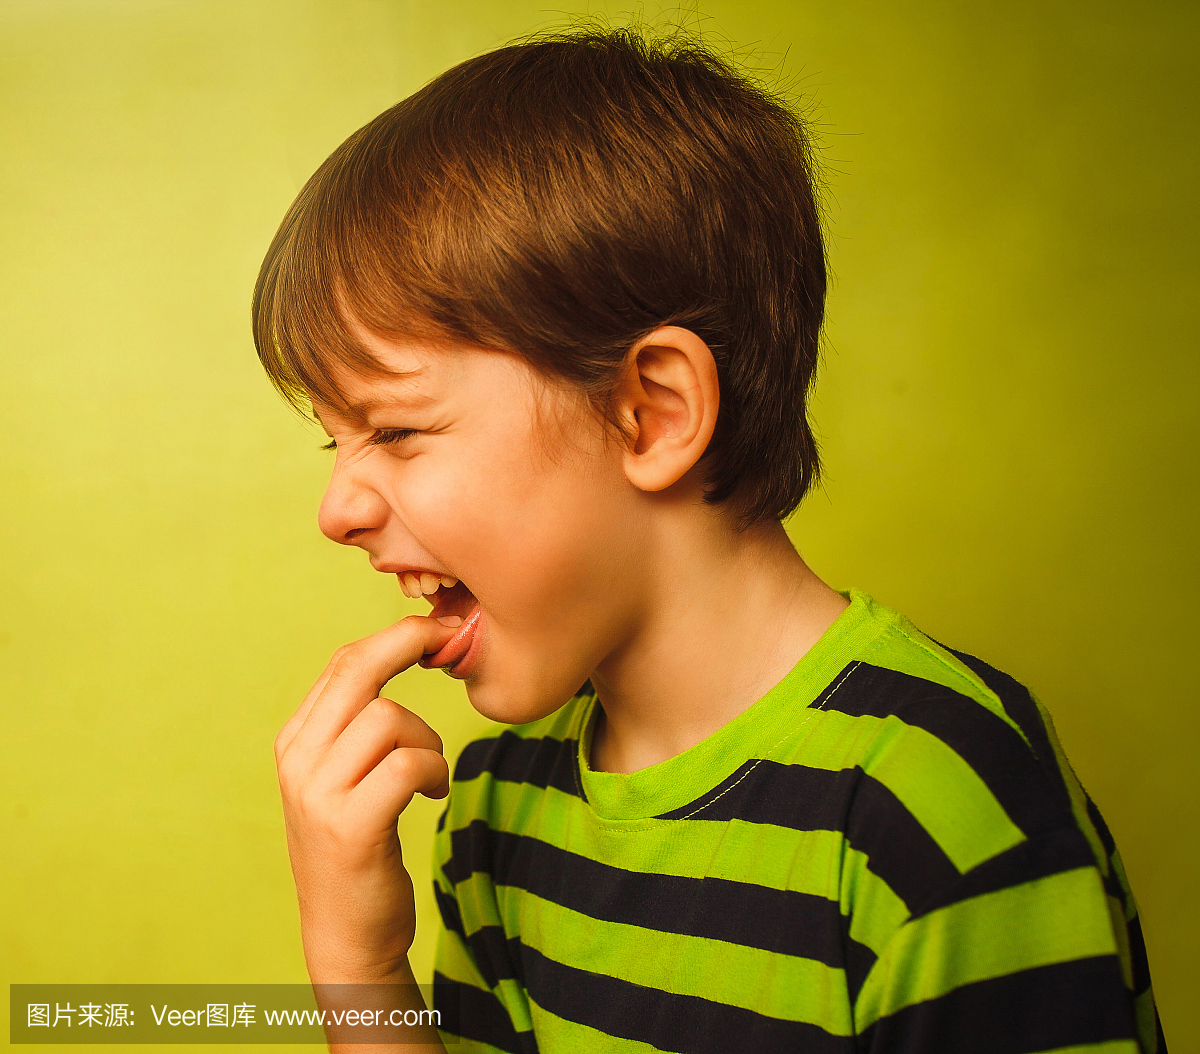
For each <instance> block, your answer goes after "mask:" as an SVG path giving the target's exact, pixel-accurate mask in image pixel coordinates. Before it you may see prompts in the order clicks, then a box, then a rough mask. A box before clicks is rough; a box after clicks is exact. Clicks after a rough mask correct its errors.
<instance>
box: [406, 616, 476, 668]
mask: <svg viewBox="0 0 1200 1054" xmlns="http://www.w3.org/2000/svg"><path fill="white" fill-rule="evenodd" d="M482 613H483V609H482V608H478V607H477V608H476V609H475V610H474V611H472V612H471V614H469V615H468V616H467V618H466V621H464V622H463V624H462V625H461V626H460V627H459V628H458V632H457V633H455V634H454V636H453V637H451V638H450V639H449V640H448V641H447V642H446V643H445V644H444V645H443V646H442V647H441V648H440V649H439V650H438V651H436V652H434V653H433V654H432V655H426V656H424V657H423V658H422V659H421V665H422V666H424V667H426V668H427V669H442V670H445V671H446V673H448V674H449V675H450V676H451V677H454V678H456V679H458V680H463V679H464V678H466V677H468V676H469V675H470V673H471V670H472V669H474V667H475V664H476V662H477V661H478V658H479V636H480V634H479V619H480V616H481V615H482Z"/></svg>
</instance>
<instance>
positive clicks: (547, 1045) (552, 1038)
mask: <svg viewBox="0 0 1200 1054" xmlns="http://www.w3.org/2000/svg"><path fill="white" fill-rule="evenodd" d="M529 1010H530V1013H531V1014H532V1015H533V1030H534V1034H535V1035H536V1036H537V1041H538V1047H539V1049H541V1050H562V1051H570V1052H571V1054H656V1051H657V1049H658V1048H657V1047H652V1046H651V1045H650V1044H649V1043H639V1042H638V1041H637V1040H633V1039H621V1038H619V1037H618V1036H610V1035H609V1034H608V1033H607V1032H600V1031H599V1030H598V1029H594V1028H589V1027H588V1026H587V1025H581V1024H579V1022H577V1021H568V1020H567V1019H566V1018H563V1017H559V1016H558V1015H557V1014H552V1013H550V1011H549V1010H544V1009H543V1008H542V1007H540V1006H538V1004H537V1003H536V1002H535V1001H534V1000H533V999H532V998H531V999H530V1000H529ZM450 1054H453V1051H452V1052H450Z"/></svg>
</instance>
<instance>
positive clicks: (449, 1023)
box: [433, 970, 538, 1054]
mask: <svg viewBox="0 0 1200 1054" xmlns="http://www.w3.org/2000/svg"><path fill="white" fill-rule="evenodd" d="M433 1008H434V1009H435V1010H437V1011H439V1012H440V1013H441V1015H442V1024H441V1026H440V1027H441V1029H442V1031H443V1032H449V1033H451V1034H452V1035H455V1036H462V1038H463V1039H473V1040H475V1041H476V1042H478V1043H490V1044H491V1045H492V1046H493V1047H499V1049H500V1050H505V1051H508V1054H537V1049H538V1048H537V1040H536V1039H535V1038H534V1035H533V1032H532V1031H529V1032H518V1031H517V1030H516V1029H514V1028H513V1024H512V1020H511V1019H510V1018H509V1016H508V1012H507V1011H506V1010H505V1009H504V1007H503V1005H502V1004H501V1002H500V1000H499V999H497V998H496V997H495V996H494V995H493V994H492V993H491V992H485V991H483V989H481V988H476V987H475V986H474V985H470V984H461V983H460V982H458V981H452V980H451V979H450V978H449V977H446V976H445V975H444V974H440V973H438V972H437V971H436V970H435V971H434V974H433Z"/></svg>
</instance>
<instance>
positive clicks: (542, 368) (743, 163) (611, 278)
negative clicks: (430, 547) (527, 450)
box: [254, 31, 825, 524]
mask: <svg viewBox="0 0 1200 1054" xmlns="http://www.w3.org/2000/svg"><path fill="white" fill-rule="evenodd" d="M824 298H825V260H824V251H823V245H822V239H821V232H820V226H819V220H818V214H817V209H816V204H815V201H814V193H813V182H812V169H811V164H810V153H809V143H808V139H807V136H806V134H805V130H804V127H803V125H802V124H801V123H800V121H799V120H798V119H797V118H796V116H795V115H794V114H792V113H791V112H790V111H789V110H788V109H786V108H785V107H784V106H782V105H781V104H780V103H779V102H777V101H776V100H775V99H773V98H772V97H770V96H769V95H768V94H767V93H765V92H763V91H762V90H761V89H759V88H757V87H755V86H753V85H751V84H749V83H748V82H747V81H746V80H745V79H744V78H742V77H741V76H739V75H738V74H737V73H735V72H734V71H733V70H732V69H731V68H730V67H728V66H727V65H726V64H725V63H723V62H722V61H721V60H719V59H718V58H716V57H714V56H713V55H711V54H710V53H708V52H706V51H705V50H703V49H701V48H699V47H697V46H695V45H693V44H688V43H679V42H675V43H672V42H665V43H658V44H656V43H649V42H647V41H646V40H644V39H643V38H642V37H640V36H638V35H637V34H635V33H633V32H629V31H616V32H611V33H580V34H575V35H568V36H564V37H560V38H550V39H544V40H540V41H535V42H532V43H527V44H518V45H514V46H510V47H505V48H501V49H500V50H498V51H493V52H491V53H489V54H485V55H482V56H480V57H478V58H474V59H470V60H468V61H467V62H464V63H462V64H461V65H459V66H456V67H454V68H453V69H451V70H449V71H447V72H446V73H444V74H442V75H441V76H440V77H438V78H437V79H436V80H434V81H433V82H432V83H430V84H429V85H427V86H426V87H425V88H423V89H422V90H421V91H419V92H417V93H416V94H415V95H413V96H411V97H410V98H408V99H405V100H404V101H403V102H401V103H399V104H397V105H396V106H394V107H392V108H391V109H390V110H387V111H386V112H384V113H383V114H381V115H380V116H379V117H377V118H375V120H373V121H372V122H371V123H370V124H368V125H366V126H365V127H364V128H362V129H360V130H359V131H358V132H356V133H355V134H354V135H353V136H351V137H350V138H349V139H348V140H347V141H346V142H345V143H343V144H342V145H341V146H340V147H339V148H338V149H337V150H336V151H335V152H334V153H333V154H332V155H331V156H330V158H329V159H328V160H327V161H326V162H325V163H324V164H323V165H322V166H321V168H320V169H319V170H318V171H317V173H316V174H315V175H314V176H313V177H312V179H310V180H309V182H308V184H307V186H305V188H304V190H303V191H302V192H301V194H300V195H299V197H298V198H297V200H296V202H295V204H294V205H293V206H292V208H291V210H290V211H289V213H288V215H287V217H286V218H285V219H284V222H283V224H282V225H281V227H280V230H279V233H278V234H277V235H276V237H275V240H274V242H273V243H272V245H271V248H270V250H269V251H268V253H267V257H266V259H265V261H264V263H263V267H262V272H261V274H260V277H259V283H258V287H257V289H256V291H255V300H254V315H255V337H256V341H257V345H258V350H259V354H260V356H261V358H262V360H263V362H264V364H265V366H266V368H267V370H268V372H269V373H270V375H271V378H272V380H273V381H274V382H275V383H276V384H277V385H278V386H279V387H280V388H281V389H282V390H283V391H284V392H285V394H287V395H289V396H290V397H292V398H293V399H295V400H297V401H302V400H304V399H305V398H308V397H315V398H316V399H318V400H320V401H321V402H324V403H328V404H335V403H336V402H337V400H338V392H337V391H336V389H335V388H334V387H333V386H332V384H331V373H332V372H333V371H331V369H330V366H331V365H332V364H335V363H337V364H343V365H346V366H349V367H351V368H353V369H357V370H368V371H369V370H371V369H372V367H374V366H375V365H376V364H375V362H374V361H373V357H372V356H371V355H370V353H369V352H367V351H366V349H365V348H363V346H362V344H361V342H360V341H358V340H357V339H356V338H355V337H354V336H353V333H352V331H351V329H350V328H349V327H348V326H347V318H348V317H352V318H354V319H356V320H358V321H359V322H360V323H361V324H362V325H364V326H365V327H367V328H368V329H371V330H374V331H376V332H380V333H392V334H404V335H409V336H419V337H426V338H429V337H432V338H441V339H449V340H455V341H461V342H464V343H469V344H473V345H476V346H480V347H487V348H497V349H505V350H509V351H514V352H516V353H517V354H519V355H521V356H522V357H523V358H524V359H525V360H526V361H527V362H528V363H529V364H530V365H531V366H533V367H534V368H535V369H537V370H538V371H539V372H541V373H543V374H545V375H546V376H547V377H551V378H555V379H560V380H562V381H565V382H566V383H567V384H568V385H569V386H571V387H573V388H575V389H576V390H577V391H579V392H582V393H583V394H585V395H586V397H587V399H588V401H589V402H590V404H591V405H592V406H593V407H594V408H595V409H596V411H597V412H598V413H599V414H600V415H601V416H602V417H604V418H606V419H608V420H609V421H610V422H611V423H613V424H617V425H618V426H619V424H620V422H618V421H616V420H614V415H613V413H612V408H611V397H612V394H613V391H614V389H615V387H616V384H617V380H618V378H619V375H620V371H621V368H622V365H623V362H624V360H625V357H626V355H627V353H628V351H629V349H630V347H631V346H632V345H633V344H634V343H636V341H637V340H638V339H639V338H640V337H642V336H644V335H645V334H646V333H648V332H650V331H651V330H653V329H655V328H656V327H658V326H661V325H677V326H683V327H686V328H688V329H690V330H692V331H693V332H695V333H696V334H697V335H699V336H700V337H701V339H702V340H704V341H705V343H706V344H707V345H708V346H709V348H710V349H711V351H712V354H713V356H714V358H715V360H716V364H717V371H718V377H719V380H720V388H721V406H720V414H719V419H718V423H717V429H716V433H715V434H714V436H713V440H712V444H711V446H710V449H709V450H708V451H707V453H706V455H705V459H704V460H705V466H704V467H705V474H706V477H707V487H706V496H707V500H709V501H710V502H713V503H731V504H732V507H733V508H734V509H735V510H736V516H737V518H738V519H739V521H740V522H741V523H743V524H750V523H756V522H761V521H764V520H769V519H782V518H783V517H784V516H786V515H787V514H788V513H789V512H791V511H792V510H793V509H794V508H795V507H796V506H797V505H798V504H799V502H800V500H801V498H802V497H803V496H804V494H805V492H806V490H807V489H808V488H809V486H810V485H811V484H812V482H813V481H814V480H815V478H816V475H817V471H818V461H817V448H816V443H815V441H814V438H813V435H812V431H811V429H810V428H809V425H808V421H807V419H806V413H805V399H806V395H807V393H808V390H809V388H810V385H811V382H812V380H813V377H814V373H815V369H816V364H817V355H818V344H819V332H820V327H821V322H822V317H823V310H824Z"/></svg>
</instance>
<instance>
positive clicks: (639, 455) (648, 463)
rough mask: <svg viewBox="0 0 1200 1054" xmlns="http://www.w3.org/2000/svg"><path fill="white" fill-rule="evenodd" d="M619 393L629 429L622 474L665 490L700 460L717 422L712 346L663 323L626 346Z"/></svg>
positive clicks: (641, 487) (645, 485) (639, 483)
mask: <svg viewBox="0 0 1200 1054" xmlns="http://www.w3.org/2000/svg"><path fill="white" fill-rule="evenodd" d="M619 398H620V401H621V407H620V411H621V415H622V418H623V419H624V420H625V422H626V424H627V425H628V428H629V431H630V433H631V434H630V437H629V442H628V445H627V446H626V450H625V455H624V468H625V475H626V477H627V478H628V479H629V481H630V482H631V483H632V484H633V485H634V486H635V487H637V488H638V489H639V490H644V491H661V490H666V489H667V488H668V487H671V486H673V485H674V484H676V483H678V482H679V481H680V480H681V479H682V478H683V477H684V476H685V475H687V473H688V471H689V470H690V469H691V468H693V467H694V466H695V464H696V463H697V462H698V461H699V460H700V458H701V457H702V456H703V454H704V451H705V450H706V449H708V443H709V440H711V439H712V434H713V430H714V429H715V428H716V423H717V411H718V409H719V406H720V386H719V384H718V382H717V366H716V362H715V361H714V359H713V356H712V352H711V351H710V350H709V348H708V345H707V344H705V343H704V341H703V340H701V339H700V338H699V337H698V336H696V334H695V333H693V332H692V331H691V330H688V329H683V328H682V327H679V326H663V327H662V328H660V329H657V330H655V331H654V332H653V333H650V334H649V335H648V336H646V337H645V338H643V339H642V340H641V341H639V342H638V343H637V344H635V345H634V346H633V347H632V348H630V350H629V355H628V356H627V358H626V368H625V377H624V381H623V383H622V386H621V389H620V394H619Z"/></svg>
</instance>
